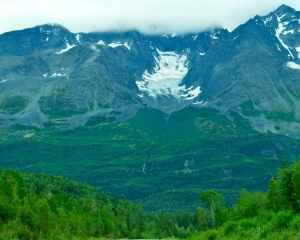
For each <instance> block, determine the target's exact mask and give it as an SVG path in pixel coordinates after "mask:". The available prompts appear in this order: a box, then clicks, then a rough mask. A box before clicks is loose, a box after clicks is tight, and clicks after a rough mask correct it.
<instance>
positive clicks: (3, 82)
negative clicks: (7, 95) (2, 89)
mask: <svg viewBox="0 0 300 240" xmlns="http://www.w3.org/2000/svg"><path fill="white" fill-rule="evenodd" d="M7 80H8V79H4V80H2V81H0V83H4V82H6V81H7Z"/></svg>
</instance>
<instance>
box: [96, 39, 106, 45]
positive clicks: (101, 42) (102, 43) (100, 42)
mask: <svg viewBox="0 0 300 240" xmlns="http://www.w3.org/2000/svg"><path fill="white" fill-rule="evenodd" d="M96 44H99V45H105V43H104V42H103V41H102V40H100V41H99V42H97V43H96Z"/></svg>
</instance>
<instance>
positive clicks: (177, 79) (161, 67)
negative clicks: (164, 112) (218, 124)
mask: <svg viewBox="0 0 300 240" xmlns="http://www.w3.org/2000/svg"><path fill="white" fill-rule="evenodd" d="M156 50H157V53H158V56H157V57H156V56H154V59H155V64H156V67H155V69H154V73H148V71H147V70H145V72H144V74H143V79H142V80H141V81H136V85H137V86H138V88H139V90H140V91H141V92H142V93H147V94H148V95H149V96H151V97H153V98H154V99H156V98H157V96H159V95H164V96H170V95H171V96H174V97H175V98H177V99H178V100H180V99H183V100H193V99H194V98H196V97H197V96H198V95H199V94H200V93H201V90H200V87H195V88H194V87H193V86H191V87H189V88H186V87H185V85H182V86H180V84H181V81H182V79H183V78H184V77H185V76H186V74H187V72H188V67H187V66H188V61H187V56H186V55H179V54H176V53H175V52H161V51H159V50H158V49H156ZM139 96H140V97H143V96H144V94H142V95H139Z"/></svg>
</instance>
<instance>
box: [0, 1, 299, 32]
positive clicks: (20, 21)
mask: <svg viewBox="0 0 300 240" xmlns="http://www.w3.org/2000/svg"><path fill="white" fill-rule="evenodd" d="M282 4H283V3H282V1H281V0H273V1H267V3H265V2H264V1H261V0H253V1H247V0H228V1H226V2H225V1H223V0H214V1H207V0H185V1H182V0H146V1H135V0H89V1H82V0H72V1H71V0H60V1H58V0H52V1H49V0H46V1H37V0H31V1H21V0H10V1H7V2H6V3H1V8H0V20H1V21H0V22H1V24H0V33H3V32H7V31H12V30H18V29H24V28H28V27H33V26H36V25H40V24H44V23H51V22H57V23H60V24H62V25H64V26H65V27H66V28H68V29H69V30H70V31H72V32H90V31H109V30H113V31H125V30H133V29H137V30H139V31H140V32H142V33H146V34H164V33H169V34H172V33H177V34H180V33H193V32H199V31H202V30H205V29H208V28H212V27H216V26H219V27H224V28H227V29H228V30H229V31H231V30H233V29H234V28H236V27H237V26H238V25H240V24H242V23H244V22H246V21H247V20H248V19H249V18H252V17H254V16H255V15H257V14H258V15H266V14H268V13H269V12H271V11H274V10H275V9H276V8H277V7H278V6H280V5H282ZM284 4H286V5H288V6H290V7H292V8H295V9H296V10H300V2H299V1H298V0H287V1H285V3H284Z"/></svg>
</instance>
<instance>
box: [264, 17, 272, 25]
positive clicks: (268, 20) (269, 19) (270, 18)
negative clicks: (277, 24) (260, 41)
mask: <svg viewBox="0 0 300 240" xmlns="http://www.w3.org/2000/svg"><path fill="white" fill-rule="evenodd" d="M271 20H272V17H269V18H266V19H265V20H263V21H264V24H265V26H267V22H270V21H271Z"/></svg>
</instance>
